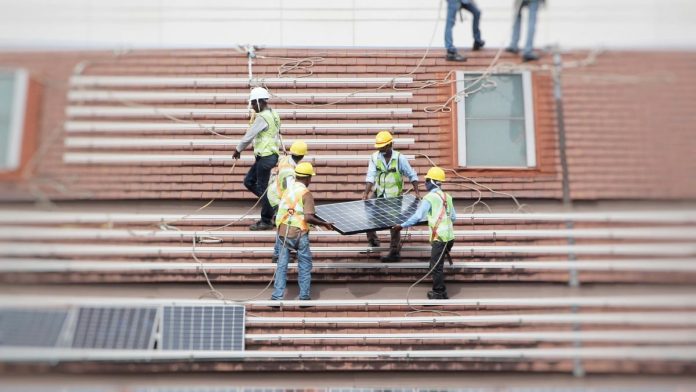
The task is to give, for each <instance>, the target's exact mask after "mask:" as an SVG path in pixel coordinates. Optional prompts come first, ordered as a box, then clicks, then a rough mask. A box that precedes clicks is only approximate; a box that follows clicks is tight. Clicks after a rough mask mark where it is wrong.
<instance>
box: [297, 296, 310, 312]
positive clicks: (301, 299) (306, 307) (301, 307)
mask: <svg viewBox="0 0 696 392" xmlns="http://www.w3.org/2000/svg"><path fill="white" fill-rule="evenodd" d="M311 300H312V298H311V297H304V298H300V301H311ZM311 307H312V305H300V306H299V308H300V309H309V308H311Z"/></svg>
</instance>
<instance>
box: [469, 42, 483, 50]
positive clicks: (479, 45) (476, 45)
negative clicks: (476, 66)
mask: <svg viewBox="0 0 696 392" xmlns="http://www.w3.org/2000/svg"><path fill="white" fill-rule="evenodd" d="M484 46H486V41H484V40H481V41H474V46H473V47H471V50H473V51H477V50H481V48H483V47H484Z"/></svg>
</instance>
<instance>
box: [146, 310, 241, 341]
mask: <svg viewBox="0 0 696 392" xmlns="http://www.w3.org/2000/svg"><path fill="white" fill-rule="evenodd" d="M245 334H246V309H245V308H244V306H242V305H194V306H164V307H163V309H162V317H161V324H160V334H159V338H160V340H159V344H158V345H157V348H158V349H159V350H212V351H244V349H245V341H244V340H245V338H244V336H245Z"/></svg>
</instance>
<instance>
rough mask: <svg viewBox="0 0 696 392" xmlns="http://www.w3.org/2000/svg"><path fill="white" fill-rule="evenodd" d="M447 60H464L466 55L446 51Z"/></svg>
mask: <svg viewBox="0 0 696 392" xmlns="http://www.w3.org/2000/svg"><path fill="white" fill-rule="evenodd" d="M447 61H466V57H464V56H462V55H461V54H459V53H457V52H447Z"/></svg>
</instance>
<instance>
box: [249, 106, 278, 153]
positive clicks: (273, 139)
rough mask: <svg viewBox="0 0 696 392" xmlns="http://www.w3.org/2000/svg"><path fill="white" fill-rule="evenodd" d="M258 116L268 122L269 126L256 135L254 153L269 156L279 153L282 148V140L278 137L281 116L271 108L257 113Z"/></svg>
mask: <svg viewBox="0 0 696 392" xmlns="http://www.w3.org/2000/svg"><path fill="white" fill-rule="evenodd" d="M257 116H261V117H262V118H263V119H264V120H265V121H266V124H268V127H266V129H264V130H263V131H261V132H259V134H258V135H256V138H255V139H254V155H256V156H260V157H267V156H269V155H273V154H275V155H278V151H279V149H280V140H279V139H278V133H279V132H280V117H278V114H277V113H276V112H275V111H273V110H271V109H266V110H264V111H263V112H261V113H257Z"/></svg>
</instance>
